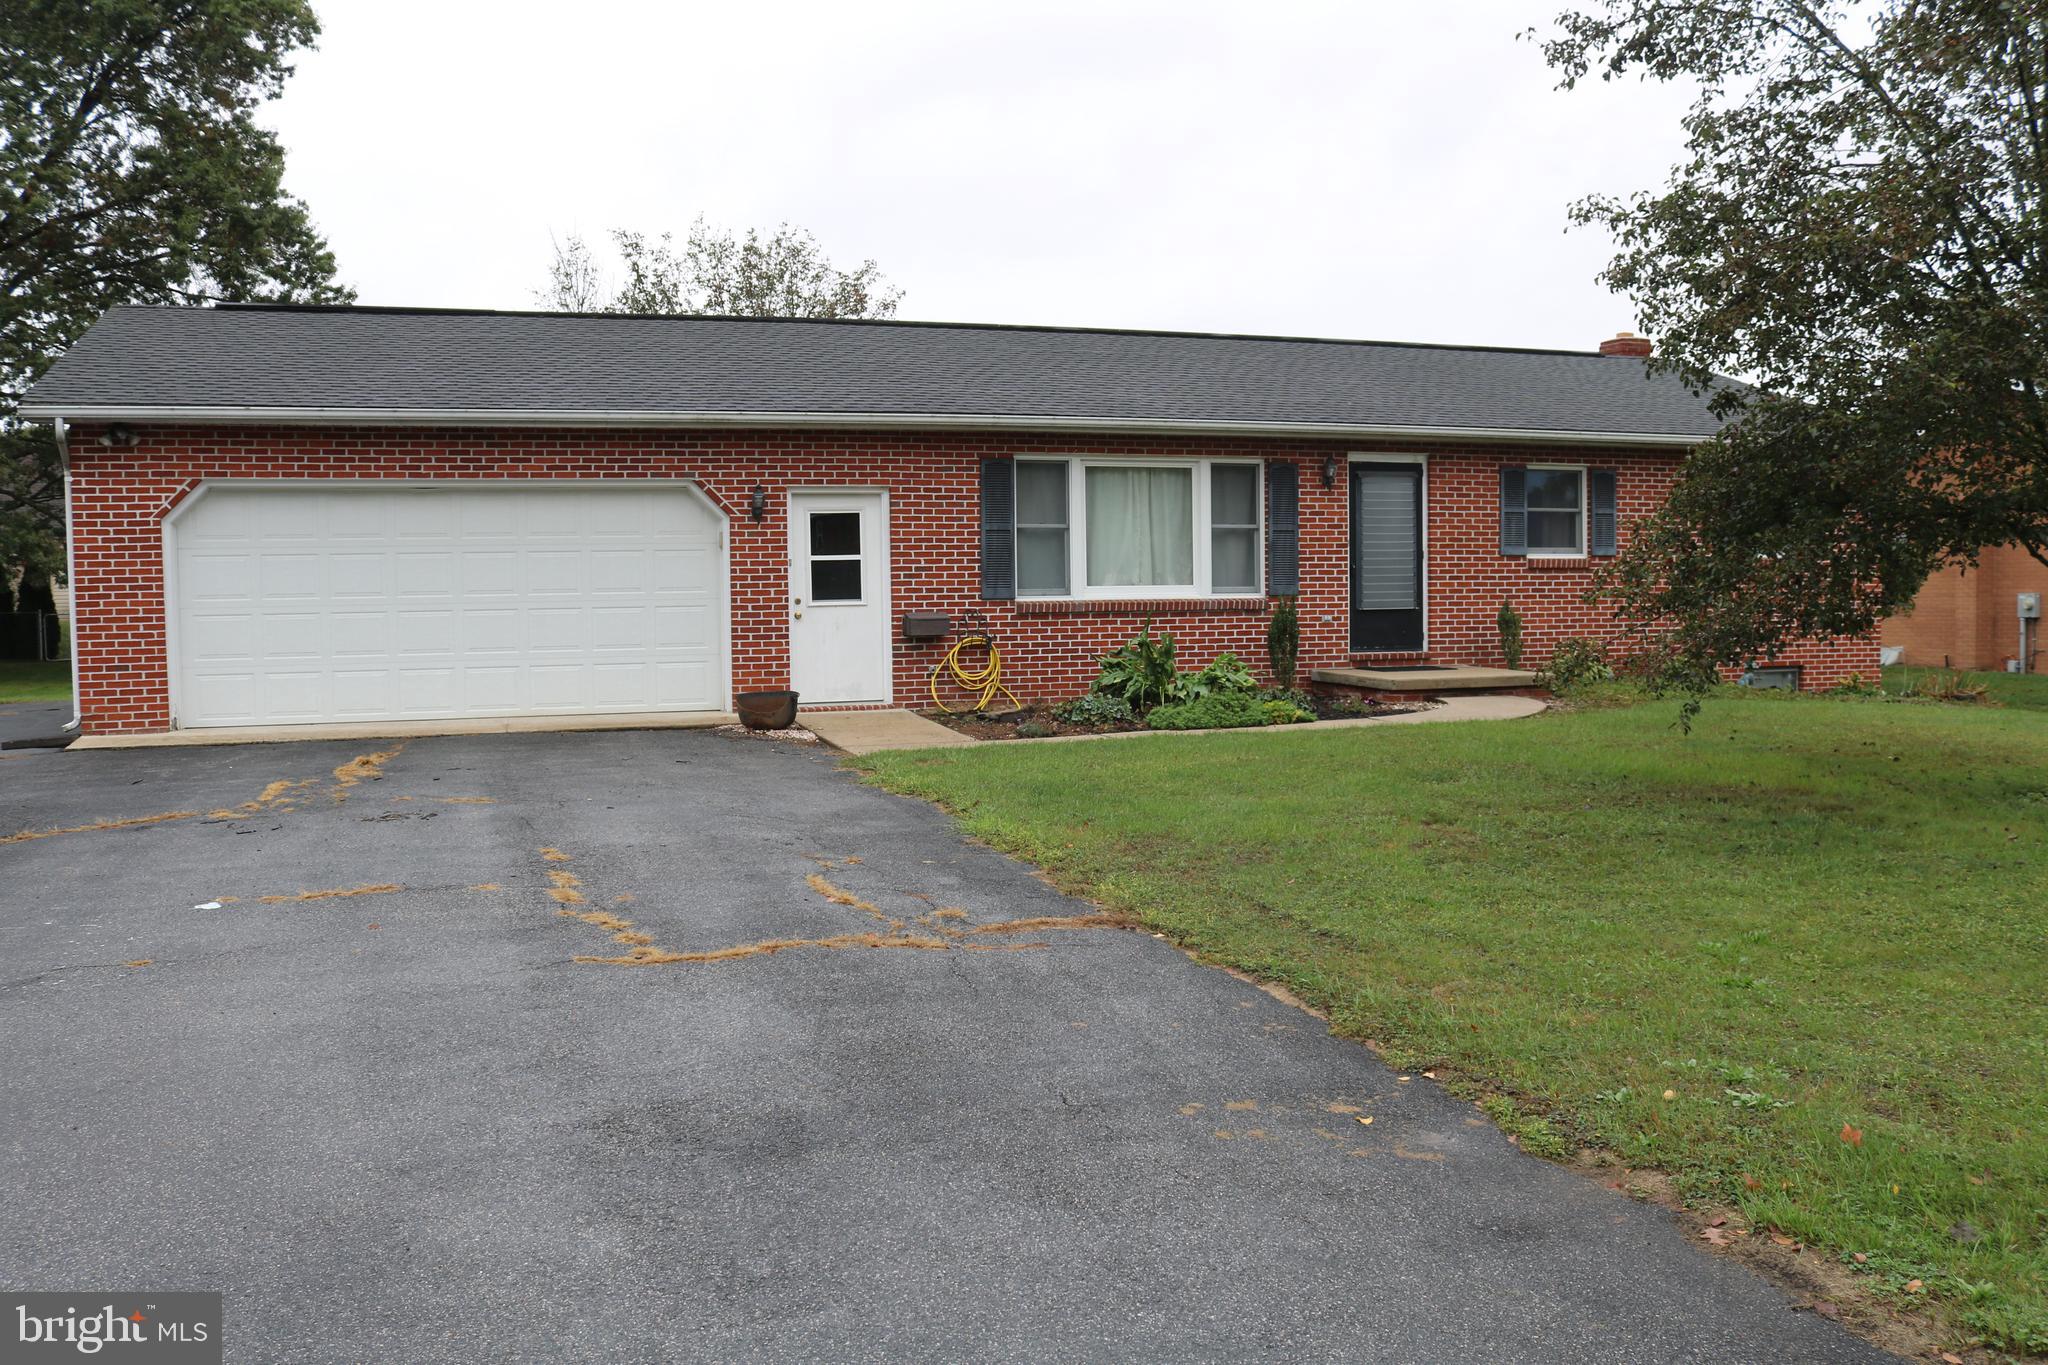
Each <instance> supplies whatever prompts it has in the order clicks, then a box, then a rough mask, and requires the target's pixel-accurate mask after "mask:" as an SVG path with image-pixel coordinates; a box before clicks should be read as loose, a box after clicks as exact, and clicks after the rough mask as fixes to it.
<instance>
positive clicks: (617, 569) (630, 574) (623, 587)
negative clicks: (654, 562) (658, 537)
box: [586, 550, 649, 597]
mask: <svg viewBox="0 0 2048 1365" xmlns="http://www.w3.org/2000/svg"><path fill="white" fill-rule="evenodd" d="M648 569H649V563H648V555H647V552H646V551H644V550H592V551H591V552H590V572H589V574H588V576H587V579H586V581H587V582H588V583H589V584H590V590H591V591H592V592H598V593H623V594H628V595H631V596H636V597H637V596H639V595H641V594H642V593H645V592H646V591H647V590H648V586H649V585H648Z"/></svg>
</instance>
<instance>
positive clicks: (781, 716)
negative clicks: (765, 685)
mask: <svg viewBox="0 0 2048 1365" xmlns="http://www.w3.org/2000/svg"><path fill="white" fill-rule="evenodd" d="M733 705H734V706H736V707H737V708H739V713H740V724H742V725H744V726H746V727H747V728H748V729H749V730H787V729H788V728H789V727H790V726H792V725H794V724H796V693H794V692H742V693H740V694H739V695H738V696H737V697H734V698H733Z"/></svg>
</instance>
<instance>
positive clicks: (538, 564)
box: [168, 484, 725, 726]
mask: <svg viewBox="0 0 2048 1365" xmlns="http://www.w3.org/2000/svg"><path fill="white" fill-rule="evenodd" d="M721 532H722V522H721V518H720V517H719V515H718V513H717V512H716V511H714V510H713V509H712V507H711V506H710V505H709V504H708V503H707V502H706V501H705V500H704V498H703V497H702V495H701V494H699V493H698V492H697V491H696V490H694V489H691V488H687V487H683V486H680V485H675V484H657V485H648V484H640V485H636V486H621V485H619V484H568V485H563V484H544V485H534V484H508V485H498V486H495V487H480V486H476V485H467V486H462V487H451V486H448V485H431V486H427V485H415V486H402V487H381V488H378V487H371V488H355V487H350V488H337V487H335V486H334V485H332V484H328V485H325V486H288V487H276V486H268V487H251V488H236V487H234V486H232V485H221V484H213V485H209V486H207V487H206V488H205V489H204V490H203V491H202V492H201V493H200V494H199V495H198V497H197V499H196V501H192V502H188V503H187V504H186V505H185V506H184V507H182V508H180V509H179V512H178V514H177V516H176V517H175V518H174V519H173V521H172V523H171V529H170V538H169V547H168V549H169V553H170V555H171V558H172V561H173V563H172V584H171V588H172V601H173V603H174V606H173V611H174V619H173V621H172V623H171V632H172V639H171V647H172V652H173V659H174V667H175V669H176V671H177V692H176V696H175V698H174V700H175V703H176V707H177V713H178V723H179V724H180V725H187V726H204V725H287V724H293V723H297V722H315V721H356V720H431V719H443V718H451V717H464V716H524V715H571V714H600V713H604V712H623V711H693V710H716V709H719V708H720V707H722V706H723V704H724V698H725V686H724V680H725V661H724V647H723V644H724V638H725V627H724V593H725V589H724V582H723V559H724V557H723V553H722V550H721V543H720V539H721Z"/></svg>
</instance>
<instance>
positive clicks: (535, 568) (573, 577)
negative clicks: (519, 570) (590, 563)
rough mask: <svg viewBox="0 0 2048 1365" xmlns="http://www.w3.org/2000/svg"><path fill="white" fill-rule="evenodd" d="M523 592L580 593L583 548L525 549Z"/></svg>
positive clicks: (531, 595) (562, 595) (542, 594)
mask: <svg viewBox="0 0 2048 1365" xmlns="http://www.w3.org/2000/svg"><path fill="white" fill-rule="evenodd" d="M521 558H522V559H524V561H525V563H526V595H527V597H528V598H530V599H540V598H558V599H559V598H569V599H577V598H580V597H582V595H583V551H581V550H528V551H527V552H526V553H525V554H524V555H523V556H521Z"/></svg>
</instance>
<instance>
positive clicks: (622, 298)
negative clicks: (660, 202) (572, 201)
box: [535, 214, 903, 318]
mask: <svg viewBox="0 0 2048 1365" xmlns="http://www.w3.org/2000/svg"><path fill="white" fill-rule="evenodd" d="M611 239H612V244H613V246H614V247H615V248H617V250H618V253H619V259H620V263H621V265H622V267H623V269H624V272H625V283H624V284H622V285H621V286H620V287H619V288H618V289H617V290H615V291H611V292H610V293H609V295H607V292H606V290H605V286H604V282H603V273H602V271H600V270H599V268H598V266H597V263H596V261H595V259H594V258H593V257H592V255H591V253H590V248H589V247H588V246H587V245H586V244H585V242H584V241H583V239H582V238H581V237H575V236H571V237H570V238H568V239H567V240H566V241H564V242H557V243H556V244H555V258H554V261H553V262H552V263H551V264H550V265H549V267H548V283H547V286H546V287H545V288H543V289H541V290H539V291H537V292H536V293H535V298H536V299H538V300H539V302H540V303H541V304H542V305H544V306H546V307H549V308H556V309H560V310H561V311H563V312H569V313H598V312H611V313H713V314H721V315H726V316H732V317H763V318H887V317H893V316H895V313H896V305H897V303H898V302H900V301H901V300H902V298H903V291H902V290H900V289H896V288H894V287H892V286H891V285H890V284H889V283H888V281H886V280H885V279H884V278H883V277H882V268H881V267H880V266H878V265H876V264H875V263H874V262H873V261H862V262H861V263H860V265H858V266H857V267H855V268H854V269H853V270H850V271H845V270H841V269H839V268H838V267H837V266H835V265H833V264H832V262H831V261H830V260H829V259H828V258H827V257H826V255H825V252H824V248H822V247H821V246H819V245H818V239H817V238H815V237H813V236H812V235H811V234H810V233H809V232H806V231H805V230H804V229H802V228H800V227H793V226H791V225H790V224H788V223H784V224H783V225H782V226H780V227H778V228H777V229H776V230H775V231H774V233H772V234H771V235H769V236H767V237H763V236H762V235H761V234H760V233H759V232H758V231H757V230H755V229H753V228H748V229H747V233H746V236H744V237H736V236H734V235H733V234H732V233H731V232H730V231H726V230H721V229H718V228H714V227H712V226H710V225H709V224H708V223H706V222H705V221H704V218H703V216H702V215H701V214H700V215H699V216H698V217H697V220H696V221H695V222H693V223H692V224H691V225H690V234H689V237H688V238H687V239H686V240H685V241H684V243H683V249H682V251H681V252H680V253H678V252H677V251H676V248H675V244H674V238H673V237H671V236H670V235H669V234H668V233H666V232H664V233H662V234H661V236H659V237H655V238H649V237H647V236H646V235H645V234H643V233H638V232H628V231H625V230H624V229H620V228H615V229H613V230H612V233H611Z"/></svg>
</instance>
